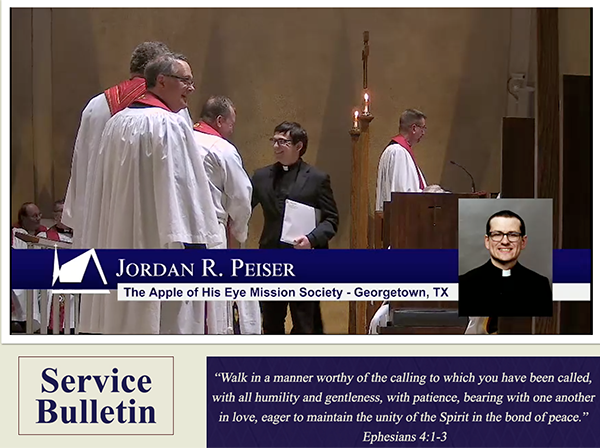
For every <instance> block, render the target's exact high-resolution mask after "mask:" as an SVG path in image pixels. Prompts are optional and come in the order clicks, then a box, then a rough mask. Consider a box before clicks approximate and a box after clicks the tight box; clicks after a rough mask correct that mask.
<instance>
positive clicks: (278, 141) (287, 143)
mask: <svg viewBox="0 0 600 448" xmlns="http://www.w3.org/2000/svg"><path fill="white" fill-rule="evenodd" d="M269 141H270V142H271V144H272V145H278V146H290V145H291V144H292V141H291V140H289V139H287V138H273V137H271V138H270V139H269Z"/></svg>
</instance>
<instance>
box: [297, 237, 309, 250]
mask: <svg viewBox="0 0 600 448" xmlns="http://www.w3.org/2000/svg"><path fill="white" fill-rule="evenodd" d="M294 249H312V245H311V244H310V240H309V239H308V237H307V236H301V237H300V238H297V239H296V241H295V243H294Z"/></svg>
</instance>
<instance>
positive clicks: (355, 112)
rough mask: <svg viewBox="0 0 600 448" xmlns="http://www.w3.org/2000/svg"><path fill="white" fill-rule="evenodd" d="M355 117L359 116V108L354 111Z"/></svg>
mask: <svg viewBox="0 0 600 448" xmlns="http://www.w3.org/2000/svg"><path fill="white" fill-rule="evenodd" d="M354 118H358V111H357V110H355V111H354Z"/></svg>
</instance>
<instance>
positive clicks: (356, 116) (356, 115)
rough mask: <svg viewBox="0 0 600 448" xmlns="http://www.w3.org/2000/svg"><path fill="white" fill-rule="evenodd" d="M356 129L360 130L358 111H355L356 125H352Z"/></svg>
mask: <svg viewBox="0 0 600 448" xmlns="http://www.w3.org/2000/svg"><path fill="white" fill-rule="evenodd" d="M352 127H353V128H354V129H358V111H357V110H355V111H354V124H353V125H352Z"/></svg>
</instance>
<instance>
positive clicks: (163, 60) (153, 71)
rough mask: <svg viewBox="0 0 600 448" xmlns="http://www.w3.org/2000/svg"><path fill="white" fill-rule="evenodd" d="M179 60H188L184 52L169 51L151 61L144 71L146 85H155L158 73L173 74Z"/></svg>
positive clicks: (149, 86)
mask: <svg viewBox="0 0 600 448" xmlns="http://www.w3.org/2000/svg"><path fill="white" fill-rule="evenodd" d="M177 61H183V62H187V58H186V57H185V56H184V55H182V54H175V53H167V54H164V55H162V56H159V57H157V58H156V59H154V60H153V61H151V62H149V63H148V65H147V66H146V70H145V71H144V78H146V87H147V88H148V89H151V88H152V87H155V86H156V80H157V79H158V75H172V74H173V72H174V71H175V63H176V62H177Z"/></svg>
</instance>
